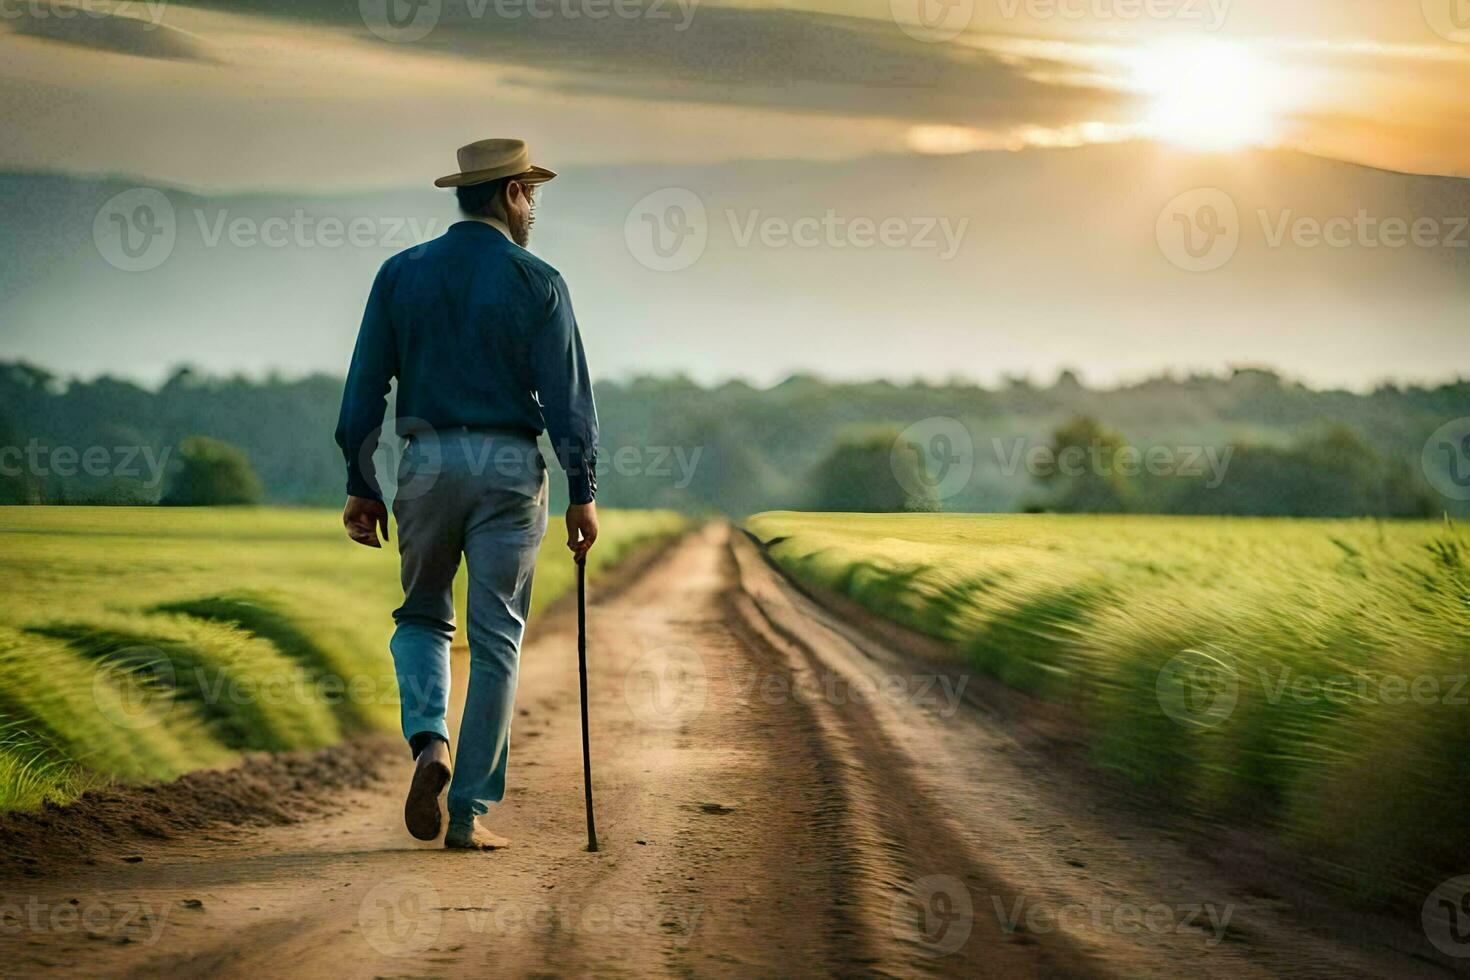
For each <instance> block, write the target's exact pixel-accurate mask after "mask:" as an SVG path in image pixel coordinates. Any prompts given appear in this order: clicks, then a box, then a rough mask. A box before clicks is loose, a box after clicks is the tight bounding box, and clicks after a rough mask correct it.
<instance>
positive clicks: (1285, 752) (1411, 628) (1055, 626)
mask: <svg viewBox="0 0 1470 980" xmlns="http://www.w3.org/2000/svg"><path fill="white" fill-rule="evenodd" d="M748 526H749V527H750V529H751V531H752V532H753V533H754V534H756V536H758V537H759V538H761V539H762V540H763V541H765V542H766V543H767V544H768V546H769V548H770V551H771V554H772V556H773V557H774V559H775V560H776V561H777V562H778V563H779V564H780V565H782V566H783V567H784V568H785V569H786V570H787V571H788V572H789V573H790V574H792V575H793V576H795V577H796V578H798V579H800V580H803V581H805V582H807V583H810V584H812V585H816V586H820V587H824V588H827V589H830V590H834V591H836V592H838V593H841V594H843V595H846V596H848V597H850V598H852V599H854V600H856V601H857V602H859V603H861V604H862V605H864V606H866V607H867V608H869V609H871V610H873V611H875V612H877V613H879V614H881V615H883V616H886V617H889V618H891V619H893V620H896V621H898V622H899V623H902V624H904V625H906V626H909V627H911V628H913V629H916V630H918V631H921V632H923V633H926V634H929V635H931V636H934V637H938V638H940V639H942V640H944V641H947V642H948V643H949V644H951V645H952V646H953V647H954V649H955V650H956V653H957V655H958V656H962V657H963V658H964V659H965V660H967V661H968V662H969V663H970V664H971V665H973V666H974V667H975V668H976V669H977V670H979V671H980V672H983V673H985V674H988V675H991V676H993V677H995V678H998V679H999V680H1001V681H1003V682H1005V683H1007V684H1009V685H1012V686H1014V687H1016V688H1019V689H1021V690H1024V691H1027V692H1030V693H1032V694H1034V695H1037V696H1040V697H1043V698H1046V699H1049V700H1054V701H1057V702H1061V703H1064V704H1068V705H1073V706H1075V709H1076V711H1077V713H1078V716H1079V718H1080V719H1081V720H1082V722H1083V724H1084V726H1085V730H1086V731H1087V732H1089V733H1090V738H1091V746H1092V754H1093V757H1094V759H1095V760H1096V761H1097V762H1099V763H1101V764H1103V765H1105V766H1108V767H1111V768H1113V769H1116V770H1119V771H1121V772H1123V773H1125V774H1127V775H1128V776H1129V777H1130V778H1132V779H1133V780H1135V781H1137V782H1139V783H1142V784H1148V785H1150V786H1153V787H1156V788H1159V789H1162V790H1163V791H1165V792H1166V793H1168V794H1169V795H1171V796H1173V797H1175V798H1177V799H1179V800H1182V801H1187V802H1188V803H1190V804H1192V805H1193V806H1195V807H1197V808H1198V809H1200V810H1202V811H1204V812H1207V813H1211V814H1214V815H1218V816H1220V817H1221V818H1223V819H1227V820H1231V821H1240V822H1243V823H1246V824H1247V825H1251V824H1255V825H1259V824H1261V823H1264V824H1266V825H1268V826H1270V827H1271V828H1272V829H1273V830H1275V831H1276V832H1278V833H1280V834H1281V835H1282V836H1283V837H1284V839H1286V840H1287V841H1288V842H1289V843H1291V844H1292V845H1294V846H1295V847H1297V848H1299V849H1300V852H1301V853H1302V854H1304V855H1307V856H1309V857H1311V858H1312V859H1314V860H1315V861H1317V862H1319V863H1318V864H1317V866H1318V867H1320V868H1322V869H1323V870H1324V871H1326V872H1327V873H1328V874H1330V875H1331V876H1332V877H1334V878H1336V879H1338V880H1340V881H1343V882H1348V883H1351V885H1352V886H1353V887H1355V888H1356V889H1357V890H1358V892H1359V895H1360V897H1362V898H1364V899H1367V900H1370V901H1376V900H1391V899H1393V898H1395V897H1399V896H1405V895H1408V896H1412V895H1414V894H1417V895H1419V896H1420V897H1421V898H1422V895H1423V891H1422V887H1423V885H1424V883H1425V882H1428V883H1430V884H1431V885H1432V884H1433V883H1434V882H1437V881H1438V880H1440V879H1441V878H1443V877H1444V876H1445V875H1446V874H1447V873H1461V872H1463V870H1464V869H1463V868H1462V867H1458V864H1459V863H1460V862H1462V861H1463V857H1464V854H1465V853H1466V852H1467V850H1470V815H1467V812H1466V809H1465V807H1464V805H1463V802H1464V797H1465V787H1466V786H1467V785H1470V706H1467V705H1470V684H1467V682H1466V679H1467V675H1470V567H1467V561H1470V539H1467V536H1466V535H1465V534H1464V533H1463V532H1462V531H1460V530H1458V529H1456V528H1453V527H1450V526H1446V525H1444V524H1436V523H1403V524H1384V525H1379V524H1375V523H1372V522H1368V521H1361V522H1349V521H1343V522H1325V521H1323V522H1315V521H1290V520H1229V519H1219V518H1147V517H1087V516H952V515H855V514H854V515H846V514H794V513H768V514H761V515H758V516H756V517H753V518H751V519H750V520H749V522H748Z"/></svg>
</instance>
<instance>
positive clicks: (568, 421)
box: [531, 275, 597, 504]
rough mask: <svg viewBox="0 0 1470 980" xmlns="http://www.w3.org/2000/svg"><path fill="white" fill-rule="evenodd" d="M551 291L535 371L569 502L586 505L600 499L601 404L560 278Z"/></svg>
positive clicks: (534, 351)
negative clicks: (597, 399) (598, 451)
mask: <svg viewBox="0 0 1470 980" xmlns="http://www.w3.org/2000/svg"><path fill="white" fill-rule="evenodd" d="M550 287H551V289H550V293H551V295H550V297H549V299H548V301H547V314H546V318H545V322H544V323H542V324H541V327H540V329H538V330H537V331H536V332H535V334H534V336H533V337H532V338H531V372H532V375H533V380H534V383H535V386H536V398H537V400H538V401H539V402H540V404H541V417H542V419H543V420H544V421H545V423H546V431H547V432H548V434H549V435H550V436H551V445H552V448H553V449H555V451H556V458H557V461H558V462H560V463H561V468H562V469H563V470H565V471H566V475H567V491H568V494H569V496H570V499H571V502H572V503H574V504H586V503H591V502H592V500H593V499H594V498H596V496H597V472H596V469H597V406H596V404H594V402H593V399H592V381H591V379H590V378H589V376H588V373H587V357H586V354H585V353H584V352H583V350H582V335H581V332H580V331H579V330H578V329H577V318H576V316H575V315H574V314H573V313H572V297H571V294H570V293H569V292H568V291H567V285H566V282H565V281H564V280H563V279H562V278H561V276H559V275H553V276H552V277H551V281H550Z"/></svg>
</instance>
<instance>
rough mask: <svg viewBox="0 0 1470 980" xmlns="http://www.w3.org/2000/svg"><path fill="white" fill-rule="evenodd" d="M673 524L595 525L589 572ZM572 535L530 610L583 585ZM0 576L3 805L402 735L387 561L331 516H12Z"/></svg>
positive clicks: (554, 529)
mask: <svg viewBox="0 0 1470 980" xmlns="http://www.w3.org/2000/svg"><path fill="white" fill-rule="evenodd" d="M683 527H684V520H683V518H680V517H679V516H677V515H674V514H671V513H667V512H660V511H622V512H617V511H612V512H607V513H605V514H604V515H603V518H602V535H601V539H600V540H599V542H598V545H597V547H596V548H595V549H594V550H593V552H592V563H591V565H590V567H589V571H590V574H591V575H593V576H594V577H595V576H596V575H597V574H598V573H599V571H601V570H603V569H606V568H607V567H608V566H609V565H611V564H613V563H615V562H617V561H618V560H619V559H621V558H624V557H626V556H627V555H628V554H629V552H630V551H631V550H633V549H636V548H637V547H639V546H640V545H644V544H647V543H649V542H651V541H652V540H654V539H658V538H662V537H667V536H669V535H672V534H674V533H677V532H678V531H679V530H681V529H682V528H683ZM564 540H565V531H564V529H563V526H562V524H561V521H560V519H559V518H554V519H553V520H552V522H551V528H550V529H549V530H548V532H547V536H546V542H545V545H544V546H543V550H542V557H541V562H540V566H539V568H538V570H537V581H536V587H535V592H534V604H533V615H534V612H535V610H537V609H540V608H544V607H545V606H546V605H547V603H549V602H551V601H553V600H554V599H556V598H557V597H558V596H560V595H561V594H563V593H564V592H566V591H567V589H569V588H570V587H571V586H572V584H573V582H574V581H575V579H574V566H573V565H572V562H571V560H570V558H569V556H568V552H567V551H566V546H565V544H564ZM0 578H3V580H4V582H5V589H4V592H3V593H0V809H11V808H17V807H29V806H34V805H36V804H38V803H40V802H41V801H42V800H43V799H47V798H50V799H55V800H66V799H68V798H71V797H73V796H75V795H76V794H77V793H79V792H82V791H84V790H85V789H87V788H88V787H90V786H94V785H97V784H98V783H100V782H105V781H107V780H125V781H138V780H155V779H168V778H172V777H174V776H177V775H179V774H181V773H184V772H188V771H190V770H193V769H198V768H202V767H207V766H219V765H228V764H230V763H232V762H234V761H235V760H237V759H238V758H239V756H240V753H242V752H245V751H256V750H284V749H298V748H314V747H319V746H325V745H330V744H332V743H334V742H336V741H338V740H340V739H341V738H343V737H344V736H345V735H346V734H348V733H350V732H352V731H358V730H374V729H384V730H392V729H394V728H395V727H396V725H397V719H398V706H397V688H396V685H395V684H394V681H393V672H392V661H391V658H390V656H389V654H388V647H387V642H388V637H389V635H390V633H391V632H392V625H393V624H392V618H391V616H390V613H391V612H392V610H393V609H394V608H395V607H396V606H397V605H398V603H399V602H400V601H401V599H402V593H401V591H400V589H399V585H398V562H397V552H396V550H395V549H394V548H392V547H391V546H390V547H389V548H387V549H385V550H383V551H377V550H372V549H368V548H363V547H360V546H358V545H354V544H352V543H351V542H349V541H348V540H347V539H346V536H345V535H344V533H343V531H342V527H341V517H340V515H339V514H338V513H336V512H331V511H318V510H285V509H269V508H261V509H256V508H229V509H160V508H121V507H117V508H89V507H67V508H61V507H3V508H0ZM456 594H457V598H458V604H459V607H460V610H461V622H462V621H463V608H464V573H463V570H461V574H460V581H459V583H458V586H457V589H456Z"/></svg>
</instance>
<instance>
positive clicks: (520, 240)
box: [509, 204, 536, 248]
mask: <svg viewBox="0 0 1470 980" xmlns="http://www.w3.org/2000/svg"><path fill="white" fill-rule="evenodd" d="M509 224H510V237H511V241H513V242H515V243H516V244H517V245H519V246H520V247H521V248H525V247H526V246H527V245H529V244H531V226H532V225H534V224H536V205H535V204H532V205H531V206H530V207H529V208H527V209H526V217H525V220H521V219H520V218H519V217H517V216H516V215H511V216H510V221H509Z"/></svg>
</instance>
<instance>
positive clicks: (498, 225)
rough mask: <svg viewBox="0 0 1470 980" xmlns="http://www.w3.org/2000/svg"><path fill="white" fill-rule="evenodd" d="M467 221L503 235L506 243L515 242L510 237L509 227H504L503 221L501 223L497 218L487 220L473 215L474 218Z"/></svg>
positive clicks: (487, 218)
mask: <svg viewBox="0 0 1470 980" xmlns="http://www.w3.org/2000/svg"><path fill="white" fill-rule="evenodd" d="M469 220H470V221H478V222H479V223H480V224H484V225H489V226H490V227H491V228H494V229H495V230H496V231H498V232H500V233H501V234H502V235H504V236H505V240H506V241H515V239H513V238H511V236H510V227H509V226H508V225H506V223H505V222H504V221H501V220H500V219H499V218H489V217H484V216H482V215H475V216H474V217H471V218H470V219H469Z"/></svg>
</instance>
